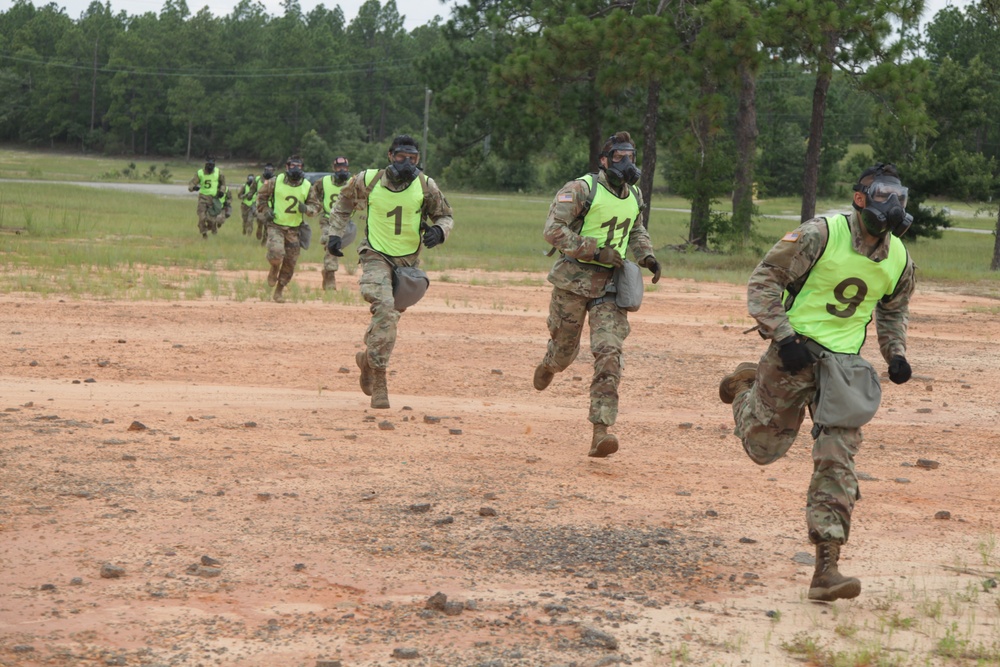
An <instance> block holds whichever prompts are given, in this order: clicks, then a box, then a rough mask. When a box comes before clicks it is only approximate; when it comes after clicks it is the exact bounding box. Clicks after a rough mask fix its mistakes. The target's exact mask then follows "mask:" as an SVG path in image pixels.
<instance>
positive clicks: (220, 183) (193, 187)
mask: <svg viewBox="0 0 1000 667" xmlns="http://www.w3.org/2000/svg"><path fill="white" fill-rule="evenodd" d="M225 189H226V177H225V176H224V175H223V174H222V171H221V170H219V169H217V168H216V167H215V158H214V157H212V156H211V155H209V156H208V157H206V158H205V166H204V168H202V169H199V170H198V172H197V173H196V174H195V175H194V178H192V179H191V180H190V181H188V192H197V193H198V231H199V232H201V238H203V239H207V238H208V232H212V233H213V234H215V233H216V232H218V228H217V227H216V225H215V223H214V222H213V220H212V219H210V218H212V216H210V215H209V209H211V208H212V203H213V202H212V200H213V199H214V198H215V197H216V194H217V193H218V192H219V191H220V190H225Z"/></svg>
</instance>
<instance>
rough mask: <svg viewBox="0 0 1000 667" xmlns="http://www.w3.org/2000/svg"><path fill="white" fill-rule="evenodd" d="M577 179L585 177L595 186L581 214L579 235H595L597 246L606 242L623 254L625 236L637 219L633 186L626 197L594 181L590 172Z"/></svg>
mask: <svg viewBox="0 0 1000 667" xmlns="http://www.w3.org/2000/svg"><path fill="white" fill-rule="evenodd" d="M577 180H579V181H584V182H585V183H587V185H589V186H590V187H591V188H597V192H596V193H595V195H594V200H593V202H592V203H591V205H590V210H589V211H587V215H586V216H585V217H584V218H583V228H582V229H580V236H589V237H590V238H592V239H597V247H598V248H604V247H605V246H608V247H611V248H615V249H616V250H617V251H618V254H620V255H621V256H622V257H624V256H625V251H626V250H627V249H628V238H629V235H630V234H631V233H632V226H633V225H634V224H635V221H636V220H638V219H639V198H638V197H637V196H636V194H635V192H634V191H633V190H632V188H629V189H628V196H627V197H625V199H620V198H619V197H618V195H616V194H615V193H613V192H611V191H610V190H608V189H607V187H605V186H604V185H603V184H601V183H596V182H595V181H594V175H593V174H587V175H586V176H582V177H580V178H578V179H577ZM579 261H581V262H583V263H585V264H597V265H598V266H604V267H608V268H610V267H611V266H612V265H611V264H603V263H601V262H595V261H593V260H589V259H581V260H579Z"/></svg>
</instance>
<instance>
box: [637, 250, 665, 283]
mask: <svg viewBox="0 0 1000 667" xmlns="http://www.w3.org/2000/svg"><path fill="white" fill-rule="evenodd" d="M639 264H641V265H642V266H643V268H646V269H649V270H650V271H652V272H653V284H654V285H655V284H656V283H658V282H660V263H659V262H657V261H656V258H655V257H653V256H652V255H646V256H645V257H643V258H642V261H641V262H639Z"/></svg>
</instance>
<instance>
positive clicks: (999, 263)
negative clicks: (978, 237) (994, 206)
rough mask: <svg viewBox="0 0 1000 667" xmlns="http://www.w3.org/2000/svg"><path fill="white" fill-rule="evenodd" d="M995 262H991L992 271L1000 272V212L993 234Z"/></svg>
mask: <svg viewBox="0 0 1000 667" xmlns="http://www.w3.org/2000/svg"><path fill="white" fill-rule="evenodd" d="M993 233H994V234H995V236H994V237H993V261H992V262H990V271H1000V212H998V213H997V228H996V229H995V230H994V232H993Z"/></svg>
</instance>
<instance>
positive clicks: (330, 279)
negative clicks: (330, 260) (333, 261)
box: [323, 271, 337, 292]
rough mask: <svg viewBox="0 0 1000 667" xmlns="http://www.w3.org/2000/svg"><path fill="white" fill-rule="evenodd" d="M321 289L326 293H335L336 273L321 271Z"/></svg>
mask: <svg viewBox="0 0 1000 667" xmlns="http://www.w3.org/2000/svg"><path fill="white" fill-rule="evenodd" d="M323 289H324V290H326V291H327V292H336V291H337V272H336V271H323Z"/></svg>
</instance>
